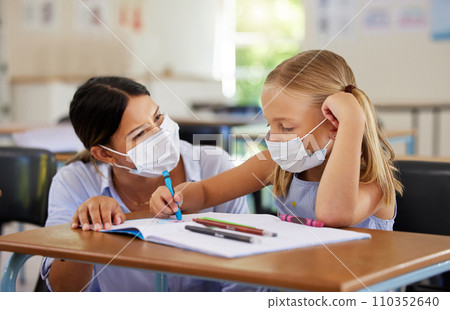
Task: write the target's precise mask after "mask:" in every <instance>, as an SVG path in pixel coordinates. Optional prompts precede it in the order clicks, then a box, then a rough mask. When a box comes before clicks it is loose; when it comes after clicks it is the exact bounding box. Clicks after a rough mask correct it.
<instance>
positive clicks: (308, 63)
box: [264, 50, 403, 205]
mask: <svg viewBox="0 0 450 310" xmlns="http://www.w3.org/2000/svg"><path fill="white" fill-rule="evenodd" d="M264 85H267V86H276V87H279V88H280V89H282V91H283V92H286V94H289V93H290V92H291V91H292V92H298V93H302V94H305V95H308V96H310V97H311V98H312V102H311V103H312V104H313V105H315V106H317V107H318V108H320V107H321V106H322V104H323V102H324V101H325V99H326V98H327V97H328V96H330V95H332V94H334V93H337V92H340V91H344V90H345V88H346V86H348V85H353V86H355V87H354V88H351V87H349V88H348V89H351V93H352V94H353V96H355V98H356V99H357V100H358V102H359V104H360V105H361V107H362V109H363V111H364V115H365V117H366V123H365V129H364V137H363V142H362V156H361V172H360V178H359V179H360V182H363V183H372V182H378V184H380V187H381V190H382V192H383V197H384V202H385V203H386V204H388V205H391V204H393V203H394V201H395V191H397V192H399V194H402V193H403V186H402V184H401V183H400V181H399V180H397V178H396V176H395V174H396V173H397V169H396V168H395V167H394V165H393V162H392V161H393V159H394V151H393V149H392V147H391V146H390V145H389V143H388V142H387V139H386V137H385V136H384V135H383V134H382V132H381V130H380V128H379V126H378V122H377V119H376V115H375V109H374V107H373V105H372V103H371V102H370V100H369V98H368V97H367V95H366V94H365V93H364V92H363V91H362V90H360V89H359V88H357V87H356V81H355V77H354V75H353V72H352V70H351V69H350V67H349V66H348V64H347V62H346V61H345V60H344V58H342V57H341V56H339V55H337V54H335V53H333V52H330V51H326V50H310V51H305V52H302V53H299V54H297V55H295V56H294V57H292V58H289V59H287V60H285V61H283V62H282V63H281V64H279V65H278V66H277V67H276V68H275V69H274V70H273V71H272V72H270V73H269V75H268V76H267V78H266V81H265V83H264ZM291 95H292V94H291ZM292 177H293V174H292V173H290V172H287V171H284V170H282V169H281V168H280V167H279V166H277V167H276V168H275V170H274V171H273V172H272V174H271V175H270V176H269V179H268V181H269V182H271V183H272V184H273V192H274V194H275V195H277V196H285V195H286V191H287V188H288V187H289V185H290V183H291V181H292Z"/></svg>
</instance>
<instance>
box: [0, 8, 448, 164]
mask: <svg viewBox="0 0 450 310" xmlns="http://www.w3.org/2000/svg"><path fill="white" fill-rule="evenodd" d="M0 3H1V12H0V14H1V23H0V42H1V45H0V62H1V66H0V72H3V73H2V74H1V80H0V82H1V83H0V85H3V86H0V87H1V89H0V98H1V102H0V113H1V114H0V119H1V121H2V122H3V123H5V122H35V123H54V122H57V121H58V120H59V119H60V118H62V117H64V116H66V115H67V113H68V105H69V102H70V99H71V97H72V95H73V92H74V91H75V89H76V87H77V86H78V85H79V84H80V83H82V82H83V81H85V80H86V79H88V78H89V77H91V76H94V75H108V74H114V75H125V76H129V77H132V78H135V79H137V80H139V81H140V82H142V83H144V84H146V85H147V86H148V87H149V89H150V91H151V93H152V96H153V97H154V99H155V100H156V101H157V102H158V103H159V104H160V105H161V106H162V108H163V110H164V111H166V112H168V113H170V114H171V115H173V116H179V117H188V116H190V115H191V114H190V112H189V110H188V108H190V107H191V106H192V105H193V104H194V103H207V104H218V103H219V104H229V105H258V104H259V100H260V99H259V94H260V91H261V85H262V83H263V81H264V78H265V76H266V75H267V73H268V72H269V71H270V70H271V69H273V67H274V66H275V65H276V64H278V63H279V62H280V61H281V60H283V59H285V58H287V57H290V56H292V55H294V54H296V53H298V52H299V51H302V50H305V49H322V48H326V49H330V50H332V51H335V52H337V53H339V54H341V55H342V56H344V57H345V58H346V59H347V61H348V63H349V64H350V66H351V67H352V68H353V71H354V73H355V75H356V79H357V83H358V86H359V87H360V88H361V89H363V90H364V91H365V92H366V93H367V94H368V95H369V97H370V98H371V99H372V101H373V102H374V103H375V104H376V105H383V106H384V105H387V106H389V105H394V104H395V105H398V104H400V105H405V106H408V105H414V104H416V105H417V104H419V105H440V104H443V105H448V104H450V87H449V85H450V70H449V69H450V57H448V55H450V40H449V37H450V36H449V35H448V32H449V30H448V28H449V26H448V22H446V20H450V12H449V5H446V1H438V0H408V1H405V0H392V1H386V0H374V1H367V0H333V1H331V0H320V1H319V0H317V1H316V0H303V1H302V0H259V1H256V0H185V1H183V0H128V1H126V0H108V1H104V0H0ZM94 15H95V16H97V17H98V19H97V18H96V17H94ZM435 115H436V114H433V109H431V108H430V109H423V110H421V111H420V113H418V115H417V116H416V117H417V119H418V121H419V123H420V126H419V127H420V128H419V130H418V132H416V136H417V146H416V154H419V155H441V156H450V145H449V144H448V141H449V135H450V128H449V127H450V125H449V123H450V122H449V119H450V111H449V110H448V109H447V110H445V109H444V110H442V111H439V118H436V116H435ZM379 116H380V119H381V121H382V123H383V125H384V126H385V128H386V129H387V130H408V129H411V126H412V123H413V122H414V120H413V116H412V114H411V113H410V111H408V110H407V109H405V110H404V111H400V112H398V111H397V112H394V111H388V110H384V109H383V110H382V109H380V111H379ZM436 119H437V120H438V121H436ZM435 127H439V137H438V140H439V145H438V147H437V150H436V149H435V147H434V145H433V139H434V138H435V137H434V136H435V133H434V128H435ZM395 147H396V150H397V152H398V153H405V152H406V148H405V146H404V145H400V144H399V145H396V146H395Z"/></svg>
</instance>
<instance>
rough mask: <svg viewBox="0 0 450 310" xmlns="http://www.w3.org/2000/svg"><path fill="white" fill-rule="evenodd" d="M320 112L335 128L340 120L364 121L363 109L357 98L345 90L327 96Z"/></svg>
mask: <svg viewBox="0 0 450 310" xmlns="http://www.w3.org/2000/svg"><path fill="white" fill-rule="evenodd" d="M322 113H323V115H325V117H326V118H327V119H328V120H329V121H330V122H331V123H332V124H333V126H334V127H336V128H338V127H339V123H340V122H343V121H347V120H350V119H351V120H355V121H363V122H364V121H365V116H364V111H363V110H362V108H361V106H360V104H359V102H358V100H356V98H355V96H354V95H352V94H350V93H345V92H339V93H336V94H333V95H330V96H328V97H327V99H325V101H324V103H323V105H322Z"/></svg>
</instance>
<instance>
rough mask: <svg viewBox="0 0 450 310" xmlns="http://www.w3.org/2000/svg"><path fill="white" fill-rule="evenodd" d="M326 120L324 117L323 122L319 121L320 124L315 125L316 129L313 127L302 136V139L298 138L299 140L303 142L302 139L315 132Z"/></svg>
mask: <svg viewBox="0 0 450 310" xmlns="http://www.w3.org/2000/svg"><path fill="white" fill-rule="evenodd" d="M326 120H327V118H326V117H325V118H324V119H323V121H321V122H320V123H319V125H317V126H316V127H314V128H313V129H312V130H311V131H310V132H308V133H307V134H306V135H304V136H303V137H302V138H300V140H303V139H305V138H306V137H307V136H309V135H310V134H311V133H312V132H313V131H314V130H316V129H317V128H318V127H319V126H320V125H322V124H323V123H324V122H325V121H326Z"/></svg>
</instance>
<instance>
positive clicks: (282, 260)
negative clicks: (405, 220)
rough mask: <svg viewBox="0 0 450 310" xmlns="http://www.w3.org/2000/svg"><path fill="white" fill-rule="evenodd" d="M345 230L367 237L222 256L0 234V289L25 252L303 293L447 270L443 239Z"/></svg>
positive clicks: (92, 239)
mask: <svg viewBox="0 0 450 310" xmlns="http://www.w3.org/2000/svg"><path fill="white" fill-rule="evenodd" d="M352 230H355V231H363V232H369V233H371V235H372V239H370V240H359V241H352V242H345V243H340V244H331V245H328V246H327V247H324V246H316V247H308V248H303V249H295V250H290V251H281V252H274V253H267V254H261V255H253V256H247V257H242V258H235V259H226V258H221V257H215V256H209V255H205V254H200V253H196V252H191V251H187V250H182V249H178V248H173V247H168V246H164V245H158V244H155V243H151V242H145V241H141V240H137V239H135V240H133V241H131V238H130V237H128V236H120V235H114V234H106V233H98V232H97V233H96V232H92V231H87V232H86V231H82V230H80V229H76V230H72V229H71V228H70V224H62V225H57V226H52V227H46V228H39V229H35V230H30V231H25V232H21V233H15V234H10V235H4V236H0V250H1V251H10V252H15V253H16V254H13V256H12V257H11V260H10V261H9V264H8V265H7V266H6V267H5V271H4V273H3V278H2V283H1V288H2V290H14V289H15V280H16V276H17V272H18V271H19V269H20V268H21V266H22V265H23V263H24V262H25V261H26V259H27V258H28V257H29V255H42V256H50V257H57V258H64V259H68V260H74V261H81V262H91V263H100V264H107V263H111V264H113V265H118V266H124V267H132V268H142V269H148V270H153V271H157V272H162V273H175V274H183V275H191V276H195V277H201V278H212V279H223V280H229V281H239V282H246V283H251V284H256V285H262V286H270V287H278V288H284V289H288V290H308V291H355V290H363V289H369V290H371V291H373V290H388V289H392V288H397V287H400V286H402V285H406V284H408V283H412V282H415V281H418V280H421V279H424V278H427V277H430V276H432V275H435V274H439V273H442V272H445V271H447V270H450V237H447V236H437V235H427V234H416V233H405V232H388V231H376V230H367V229H352ZM130 241H131V242H130ZM128 243H129V244H128ZM17 253H22V254H17ZM116 255H117V256H116ZM155 278H158V277H156V276H155ZM366 287H367V288H366Z"/></svg>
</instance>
